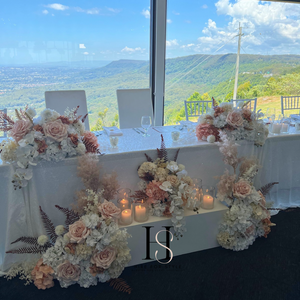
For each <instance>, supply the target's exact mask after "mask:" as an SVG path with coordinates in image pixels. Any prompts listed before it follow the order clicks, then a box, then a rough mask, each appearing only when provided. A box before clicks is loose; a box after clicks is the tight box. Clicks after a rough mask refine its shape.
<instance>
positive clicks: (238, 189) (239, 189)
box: [233, 179, 252, 198]
mask: <svg viewBox="0 0 300 300" xmlns="http://www.w3.org/2000/svg"><path fill="white" fill-rule="evenodd" d="M251 193H252V187H251V185H250V184H249V182H248V181H246V180H243V179H241V180H239V181H238V182H236V183H235V184H234V186H233V195H234V196H236V197H237V198H246V197H247V196H249V195H250V194H251Z"/></svg>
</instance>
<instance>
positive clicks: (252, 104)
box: [231, 98, 257, 112]
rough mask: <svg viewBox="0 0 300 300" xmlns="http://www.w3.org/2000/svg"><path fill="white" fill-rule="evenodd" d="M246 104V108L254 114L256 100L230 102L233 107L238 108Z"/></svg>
mask: <svg viewBox="0 0 300 300" xmlns="http://www.w3.org/2000/svg"><path fill="white" fill-rule="evenodd" d="M248 101H249V103H248V105H247V108H249V109H250V110H251V111H253V112H256V103H257V98H253V99H237V100H231V102H232V103H233V106H234V107H240V106H242V105H243V104H244V103H247V102H248Z"/></svg>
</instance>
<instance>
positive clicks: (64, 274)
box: [57, 260, 81, 283]
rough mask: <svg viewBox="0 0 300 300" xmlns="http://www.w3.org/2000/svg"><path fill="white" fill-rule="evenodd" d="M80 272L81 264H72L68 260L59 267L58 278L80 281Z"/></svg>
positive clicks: (64, 280)
mask: <svg viewBox="0 0 300 300" xmlns="http://www.w3.org/2000/svg"><path fill="white" fill-rule="evenodd" d="M80 274H81V270H80V266H78V265H72V264H71V263H70V262H69V261H67V260H66V261H65V262H64V263H62V264H60V265H59V266H58V267H57V278H58V280H61V281H63V282H65V283H72V282H74V281H78V280H79V276H80Z"/></svg>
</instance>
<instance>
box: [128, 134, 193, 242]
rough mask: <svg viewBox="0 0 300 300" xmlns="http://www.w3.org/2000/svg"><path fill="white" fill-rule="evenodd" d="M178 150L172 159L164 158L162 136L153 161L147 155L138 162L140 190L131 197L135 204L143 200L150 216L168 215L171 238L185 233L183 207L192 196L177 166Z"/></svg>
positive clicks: (189, 181) (182, 168)
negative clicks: (173, 234)
mask: <svg viewBox="0 0 300 300" xmlns="http://www.w3.org/2000/svg"><path fill="white" fill-rule="evenodd" d="M178 154H179V150H177V152H176V155H175V157H174V159H173V160H169V159H168V153H167V150H166V148H165V143H164V139H163V136H162V135H161V148H160V149H157V159H156V160H152V158H151V157H149V156H148V155H147V154H145V155H146V158H147V162H144V163H142V165H141V166H140V167H139V169H138V175H139V177H140V178H141V179H142V181H141V182H140V183H139V187H140V190H139V191H137V192H136V193H135V194H134V196H133V197H134V198H135V199H136V201H137V202H139V201H145V202H147V203H148V204H149V206H150V211H151V214H152V215H155V216H158V217H163V216H171V217H172V218H171V220H172V224H173V226H174V231H175V236H177V237H179V236H182V235H183V233H184V232H185V231H186V228H185V220H184V206H185V204H186V203H187V201H188V200H189V198H190V197H191V196H192V195H193V189H194V183H193V180H192V179H191V177H189V176H188V175H187V171H186V170H185V166H184V165H182V164H178V163H177V158H178Z"/></svg>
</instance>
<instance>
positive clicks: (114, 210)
mask: <svg viewBox="0 0 300 300" xmlns="http://www.w3.org/2000/svg"><path fill="white" fill-rule="evenodd" d="M98 210H99V212H100V213H101V215H102V216H103V217H105V218H110V217H111V218H116V219H118V218H120V214H121V209H120V208H118V207H116V206H115V205H114V204H113V203H112V202H109V201H106V200H104V202H103V203H102V204H100V205H99V206H98Z"/></svg>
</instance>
